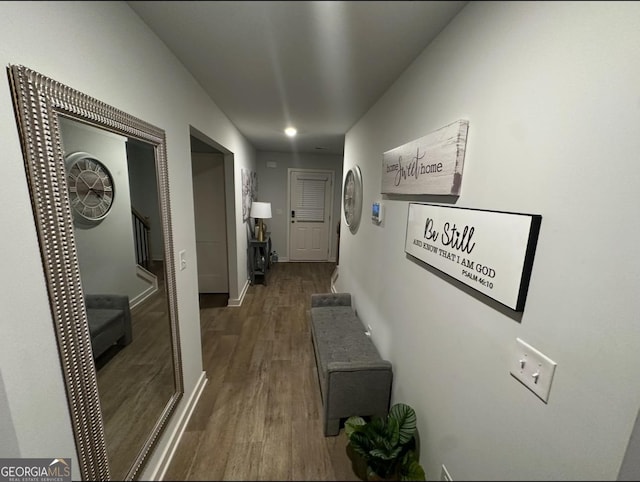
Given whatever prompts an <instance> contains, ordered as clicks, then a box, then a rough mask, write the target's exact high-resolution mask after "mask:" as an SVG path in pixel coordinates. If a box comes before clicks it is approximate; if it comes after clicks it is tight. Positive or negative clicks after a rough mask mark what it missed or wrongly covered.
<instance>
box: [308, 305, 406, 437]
mask: <svg viewBox="0 0 640 482" xmlns="http://www.w3.org/2000/svg"><path fill="white" fill-rule="evenodd" d="M311 339H312V341H313V348H314V352H315V357H316V367H317V369H318V379H319V381H320V393H321V395H322V404H323V409H324V434H325V436H327V435H338V433H339V432H340V422H341V419H343V418H347V417H350V416H352V415H359V416H362V417H366V416H373V415H386V414H387V412H388V410H389V400H390V397H391V382H392V379H393V373H392V369H391V363H390V362H388V361H387V360H383V359H382V358H381V357H380V354H379V353H378V350H377V348H376V347H375V345H374V344H373V342H372V341H371V338H370V337H369V336H368V335H367V334H366V330H365V328H364V325H363V324H362V322H361V321H360V319H359V318H358V317H357V316H356V314H355V312H354V311H353V308H352V307H351V295H350V294H349V293H326V294H325V293H323V294H313V295H311Z"/></svg>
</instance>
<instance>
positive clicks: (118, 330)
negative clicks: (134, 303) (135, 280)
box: [84, 294, 133, 358]
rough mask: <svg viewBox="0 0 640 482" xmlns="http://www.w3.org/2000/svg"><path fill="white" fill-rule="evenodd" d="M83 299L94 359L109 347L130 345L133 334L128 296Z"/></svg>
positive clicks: (103, 296)
mask: <svg viewBox="0 0 640 482" xmlns="http://www.w3.org/2000/svg"><path fill="white" fill-rule="evenodd" d="M84 299H85V306H86V308H87V320H88V322H89V334H90V336H91V346H92V348H93V357H94V358H98V357H99V356H100V355H102V354H103V353H104V352H105V351H107V349H108V348H109V347H111V345H114V344H116V343H117V344H118V345H121V346H126V345H128V344H129V343H131V341H132V340H133V333H132V328H131V311H130V309H129V297H128V296H125V295H97V294H87V295H85V297H84Z"/></svg>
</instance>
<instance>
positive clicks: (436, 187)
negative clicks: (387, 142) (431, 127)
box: [381, 120, 469, 196]
mask: <svg viewBox="0 0 640 482" xmlns="http://www.w3.org/2000/svg"><path fill="white" fill-rule="evenodd" d="M468 129H469V121H466V120H459V121H456V122H453V123H452V124H449V125H448V126H445V127H442V128H441V129H438V130H437V131H435V132H432V133H431V134H428V135H426V136H424V137H421V138H420V139H417V140H415V141H411V142H408V143H407V144H404V145H402V146H400V147H396V148H395V149H391V150H390V151H387V152H385V153H384V154H383V156H382V189H381V192H382V194H445V195H446V194H448V195H455V196H458V195H459V194H460V186H461V185H462V168H463V165H464V151H465V149H466V145H467V132H468Z"/></svg>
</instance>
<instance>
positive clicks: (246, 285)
mask: <svg viewBox="0 0 640 482" xmlns="http://www.w3.org/2000/svg"><path fill="white" fill-rule="evenodd" d="M248 289H249V280H247V281H245V283H244V286H243V288H242V293H240V298H238V299H235V298H229V301H227V306H242V302H243V301H244V296H245V295H246V294H247V290H248Z"/></svg>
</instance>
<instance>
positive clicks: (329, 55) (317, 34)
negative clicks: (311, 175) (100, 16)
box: [127, 0, 467, 154]
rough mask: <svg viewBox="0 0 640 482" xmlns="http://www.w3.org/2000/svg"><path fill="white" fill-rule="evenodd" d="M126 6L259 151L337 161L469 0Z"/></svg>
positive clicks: (144, 3) (133, 3)
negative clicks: (293, 132)
mask: <svg viewBox="0 0 640 482" xmlns="http://www.w3.org/2000/svg"><path fill="white" fill-rule="evenodd" d="M127 3H128V4H129V6H130V7H131V8H132V9H133V10H134V11H135V12H136V13H137V14H138V15H139V16H140V17H141V18H142V20H143V21H144V22H145V23H146V24H147V25H149V27H150V28H151V29H152V30H153V31H154V32H155V33H156V35H157V36H158V37H159V38H160V39H161V40H162V41H163V42H164V43H165V44H166V45H167V46H168V47H169V49H170V50H171V51H172V52H173V53H174V54H175V55H176V56H177V57H178V59H180V61H181V62H182V63H183V65H184V66H185V67H186V68H187V69H188V70H189V71H190V72H191V74H192V75H193V76H194V77H195V78H196V79H197V81H198V82H199V83H200V85H201V86H202V87H203V89H204V90H205V91H206V92H207V93H208V94H209V96H210V97H211V98H212V99H213V101H214V102H215V103H216V105H217V106H218V107H220V109H221V110H222V111H223V112H224V113H225V114H226V115H227V117H228V118H229V119H230V120H231V122H233V124H234V125H235V126H236V127H237V128H238V129H239V130H240V131H241V132H242V133H243V134H244V135H245V136H246V137H247V139H248V140H249V142H251V144H252V145H253V146H254V147H255V148H256V149H257V150H259V151H279V152H291V151H295V152H313V153H326V154H342V153H343V148H344V135H345V133H346V132H347V131H348V130H349V128H351V127H352V126H353V125H354V124H355V123H356V122H357V121H358V119H359V118H360V117H361V116H362V115H364V114H365V112H366V111H367V110H368V109H369V108H370V107H371V106H372V105H373V104H374V103H375V101H376V100H377V99H378V98H380V96H381V95H382V94H383V93H384V92H385V91H386V90H387V89H388V88H389V87H390V85H391V84H392V83H393V82H394V81H395V80H396V79H397V78H398V76H399V75H400V74H401V73H402V72H403V71H404V70H405V69H406V68H407V67H408V66H409V64H410V63H411V62H412V61H413V60H414V59H415V58H416V57H417V56H418V55H419V54H420V52H422V50H424V48H425V47H426V46H427V45H428V44H429V42H430V41H431V40H432V39H433V38H434V37H435V36H436V35H437V34H438V33H439V32H440V31H441V30H442V29H443V28H444V27H445V26H446V25H447V23H449V21H450V20H451V19H452V18H453V17H454V16H455V15H456V14H457V13H458V12H459V11H460V10H461V9H462V8H463V7H464V6H465V4H466V3H467V2H466V1H396V0H394V1H277V2H274V1H271V2H270V1H138V2H136V1H129V2H127ZM288 125H293V126H295V127H296V128H297V129H298V135H297V136H296V137H295V138H293V139H291V138H288V137H286V136H285V135H284V132H283V130H284V128H285V127H287V126H288Z"/></svg>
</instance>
